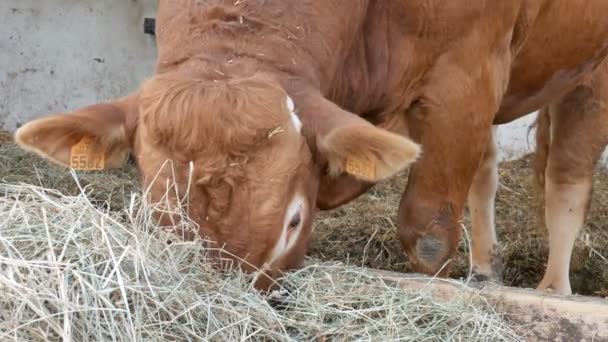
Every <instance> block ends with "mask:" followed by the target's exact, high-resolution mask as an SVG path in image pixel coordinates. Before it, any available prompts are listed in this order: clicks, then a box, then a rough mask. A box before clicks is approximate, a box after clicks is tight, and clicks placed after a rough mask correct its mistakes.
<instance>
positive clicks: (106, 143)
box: [15, 96, 137, 170]
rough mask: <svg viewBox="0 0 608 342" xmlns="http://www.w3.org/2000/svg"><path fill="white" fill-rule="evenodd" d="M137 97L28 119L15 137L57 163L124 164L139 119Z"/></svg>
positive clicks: (84, 166)
mask: <svg viewBox="0 0 608 342" xmlns="http://www.w3.org/2000/svg"><path fill="white" fill-rule="evenodd" d="M136 117H137V97H136V96H129V97H125V98H122V99H119V100H116V101H113V102H108V103H102V104H96V105H92V106H87V107H84V108H81V109H78V110H76V111H74V112H71V113H63V114H57V115H52V116H49V117H46V118H41V119H37V120H33V121H30V122H28V123H27V124H25V125H23V126H22V127H20V128H19V129H18V130H17V131H16V132H15V141H16V142H17V144H18V145H19V146H21V147H22V148H23V149H25V150H28V151H32V152H34V153H36V154H38V155H40V156H42V157H44V158H46V159H48V160H50V161H52V162H54V163H56V164H59V165H61V166H64V167H71V168H74V169H79V170H101V169H110V168H117V167H121V166H122V165H123V162H124V160H125V159H126V158H127V156H128V153H129V152H130V150H131V142H132V140H133V139H132V138H133V137H132V135H133V134H134V131H135V126H136V122H137V119H136Z"/></svg>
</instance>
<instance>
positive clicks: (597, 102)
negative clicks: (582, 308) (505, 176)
mask: <svg viewBox="0 0 608 342" xmlns="http://www.w3.org/2000/svg"><path fill="white" fill-rule="evenodd" d="M536 127H537V132H536V153H535V154H534V157H535V163H534V168H535V172H534V175H535V178H536V180H537V183H538V185H539V187H540V188H541V189H543V191H544V193H545V195H544V198H545V218H544V221H545V224H546V225H547V229H548V231H549V240H550V241H549V246H550V248H549V261H548V263H547V269H546V271H545V275H544V277H543V280H542V281H541V283H540V285H539V288H540V289H547V288H551V289H554V290H556V291H558V292H560V293H562V294H570V293H572V291H571V288H570V279H569V269H570V267H569V266H570V257H571V253H572V248H573V246H574V241H575V238H576V234H577V233H578V231H579V230H580V228H581V227H582V225H583V222H584V220H585V215H586V211H587V209H588V206H589V202H590V198H591V190H592V184H593V174H594V171H595V168H596V165H597V162H598V161H599V159H600V157H601V155H602V152H603V151H604V149H605V147H606V145H608V59H605V60H604V62H603V63H602V64H601V65H600V67H598V68H597V70H596V71H595V72H594V73H593V74H592V75H591V76H590V77H589V78H587V79H585V80H584V81H582V82H581V83H580V84H578V85H577V86H576V88H574V89H573V90H572V91H570V92H569V93H567V94H565V95H564V96H562V97H560V98H557V99H556V100H555V101H554V102H553V103H552V104H551V105H549V106H546V107H544V108H543V109H542V110H541V111H540V113H539V115H538V119H537V122H536ZM494 136H495V134H493V139H492V141H491V143H490V145H489V148H488V150H487V151H486V153H485V155H484V160H483V162H482V164H481V165H480V167H479V169H478V170H477V173H476V175H475V178H474V180H473V184H472V185H471V189H470V190H469V197H468V206H469V210H470V213H471V221H472V222H471V229H472V235H473V236H472V259H473V267H474V268H475V272H476V274H477V275H481V276H482V277H483V278H489V279H491V280H494V281H499V280H500V279H501V271H500V270H501V268H502V265H501V264H500V263H501V262H500V255H499V253H498V252H497V249H496V247H495V246H496V244H497V240H496V232H495V228H494V200H495V196H496V191H497V189H498V159H497V149H496V142H495V140H494Z"/></svg>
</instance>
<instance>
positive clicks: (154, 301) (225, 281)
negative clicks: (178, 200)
mask: <svg viewBox="0 0 608 342" xmlns="http://www.w3.org/2000/svg"><path fill="white" fill-rule="evenodd" d="M0 193H2V195H3V197H1V198H0V340H2V341H4V340H15V341H26V340H27V341H57V340H63V341H70V340H73V341H92V340H95V341H102V340H103V341H106V340H107V341H110V340H114V341H144V340H145V341H163V340H173V341H190V340H192V341H195V340H209V341H235V340H255V341H267V340H276V341H302V340H306V341H310V340H319V341H323V340H326V339H329V340H336V341H345V340H349V341H350V340H373V341H388V340H397V339H402V340H416V341H446V340H467V341H501V340H504V341H514V340H521V339H520V338H519V337H518V335H517V334H516V332H515V331H514V330H513V328H511V327H510V326H509V324H508V322H507V321H506V320H505V319H504V318H503V317H501V316H500V315H499V314H497V313H495V312H493V311H492V308H491V307H490V305H488V304H487V303H485V302H483V300H482V299H481V298H478V300H476V299H473V300H471V299H470V298H468V299H465V297H464V296H463V298H454V300H453V301H452V302H451V303H448V304H445V303H443V304H442V303H439V302H435V301H434V300H433V298H432V297H431V295H430V294H429V293H427V291H425V290H424V289H421V290H420V291H419V292H416V293H411V292H406V291H404V290H402V289H400V288H399V287H397V286H395V285H391V284H389V283H385V282H384V281H383V280H382V279H378V278H374V277H371V276H369V275H368V274H367V273H366V272H365V271H364V270H362V269H358V268H354V267H344V266H340V265H332V264H320V265H318V266H311V267H308V268H305V269H303V270H300V271H298V272H296V273H293V274H289V275H287V277H286V278H285V280H284V286H285V288H284V289H283V290H281V291H278V292H275V293H273V294H272V295H271V298H270V299H271V300H270V301H268V300H267V299H268V298H264V297H262V296H261V295H259V294H258V293H256V292H255V291H254V290H251V289H250V288H249V285H248V284H249V280H250V279H249V278H250V277H251V276H248V275H244V274H242V273H239V272H238V271H236V270H235V271H231V272H225V273H220V272H219V271H217V270H214V269H212V268H211V267H210V266H209V263H208V261H207V260H206V252H207V251H205V250H204V248H203V247H202V244H201V243H200V241H195V242H185V241H181V240H179V239H177V238H176V237H175V236H174V235H171V234H169V233H164V232H163V231H162V230H159V229H155V228H157V227H155V226H154V223H153V220H152V219H151V218H150V208H146V207H145V206H143V205H141V204H140V200H139V196H138V195H133V196H131V197H129V200H128V205H126V206H125V209H123V210H122V211H110V210H108V209H100V208H104V207H107V205H105V204H104V203H101V202H97V201H92V200H91V199H90V198H89V197H87V196H86V195H85V194H84V193H81V194H80V195H77V196H66V195H63V194H61V193H60V192H58V191H56V190H49V189H44V188H41V187H36V186H32V185H10V184H0ZM269 303H278V304H280V305H274V306H273V305H271V304H269Z"/></svg>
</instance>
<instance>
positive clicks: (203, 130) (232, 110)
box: [140, 75, 289, 220]
mask: <svg viewBox="0 0 608 342" xmlns="http://www.w3.org/2000/svg"><path fill="white" fill-rule="evenodd" d="M285 99H286V93H285V92H284V90H283V89H281V88H280V87H279V86H277V85H275V84H274V83H272V82H270V81H269V80H266V79H263V78H260V77H249V78H241V79H228V80H220V81H208V80H202V79H192V78H186V77H184V76H180V75H157V76H155V77H154V78H152V79H150V80H148V81H147V82H145V83H144V85H143V87H142V90H141V95H140V100H141V102H140V125H141V128H142V129H143V130H144V131H145V133H146V136H147V137H148V143H150V144H152V145H154V146H155V147H156V148H159V149H162V150H164V151H165V152H166V153H167V155H170V156H172V157H175V158H180V159H182V160H183V161H186V160H189V161H193V162H194V164H195V170H196V172H195V174H196V179H197V181H196V184H197V185H198V186H200V187H201V188H202V189H203V191H204V192H205V194H206V196H207V197H208V209H207V216H209V217H213V218H215V219H216V220H219V219H221V217H222V214H224V213H225V211H226V210H227V208H228V207H229V205H230V203H231V201H232V198H233V195H234V192H235V191H236V188H237V186H238V190H239V191H247V190H246V189H244V188H243V187H242V186H241V185H243V183H244V182H243V180H244V176H245V172H244V166H245V164H246V163H247V161H248V160H249V158H250V157H252V155H254V154H255V151H257V150H259V149H260V148H261V147H263V145H264V144H268V143H269V140H270V139H269V137H270V136H271V135H272V132H273V131H274V130H276V129H277V128H279V127H281V126H282V125H284V124H285V123H286V122H288V120H289V117H288V112H287V109H286V105H285V103H286V102H285Z"/></svg>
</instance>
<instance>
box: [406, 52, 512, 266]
mask: <svg viewBox="0 0 608 342" xmlns="http://www.w3.org/2000/svg"><path fill="white" fill-rule="evenodd" d="M477 65H479V64H477ZM482 65H483V64H482ZM486 65H487V66H492V65H493V64H492V63H487V64H486ZM501 65H508V63H505V62H503V63H502V64H501ZM438 70H439V73H440V74H441V75H446V74H447V75H450V74H451V75H453V74H454V73H455V72H458V71H460V70H458V71H454V70H451V68H450V67H449V66H447V65H446V66H445V68H439V69H438ZM492 71H494V70H483V71H481V72H480V71H471V72H469V73H467V74H466V75H463V78H461V79H457V78H454V79H451V80H446V79H442V80H438V81H437V82H436V83H435V84H434V85H435V87H433V91H432V93H433V95H432V96H443V97H442V98H441V99H435V98H432V99H430V100H425V99H422V100H420V101H419V102H417V103H416V104H415V105H414V106H413V107H412V108H410V109H409V110H408V112H407V113H406V115H407V117H408V127H409V129H410V135H411V136H412V137H413V138H414V140H416V141H417V142H420V143H421V144H422V156H421V158H420V159H419V160H418V161H417V162H416V163H415V164H414V166H413V167H412V168H411V170H410V175H409V181H408V185H407V187H406V189H405V191H404V193H403V196H402V198H401V202H400V206H399V229H398V236H399V239H400V241H401V244H402V245H403V248H404V250H405V252H406V254H407V255H408V257H409V260H410V262H411V264H412V266H413V268H414V270H415V271H416V272H422V273H426V274H437V275H439V276H447V275H449V272H450V269H451V262H449V261H451V259H452V258H453V257H454V256H455V254H456V250H457V247H458V243H459V241H460V237H461V233H462V227H463V225H462V216H463V210H464V204H465V201H466V199H467V194H468V192H469V188H470V187H471V184H472V183H473V178H474V176H475V173H476V170H477V169H478V167H479V165H480V163H481V161H482V158H483V155H484V153H485V151H486V148H487V146H488V142H489V138H490V135H491V134H490V133H491V130H492V121H493V115H494V113H496V111H497V109H498V103H499V102H500V100H501V98H502V94H503V92H502V90H503V89H504V88H506V80H505V79H501V77H500V75H495V74H493V73H492ZM504 74H506V72H505V73H504ZM461 75H462V74H461ZM469 75H480V76H483V77H480V78H478V79H472V78H470V76H469ZM450 81H456V82H454V83H452V82H450ZM455 89H458V91H456V90H455ZM435 94H436V95H435Z"/></svg>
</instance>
